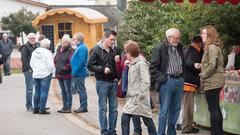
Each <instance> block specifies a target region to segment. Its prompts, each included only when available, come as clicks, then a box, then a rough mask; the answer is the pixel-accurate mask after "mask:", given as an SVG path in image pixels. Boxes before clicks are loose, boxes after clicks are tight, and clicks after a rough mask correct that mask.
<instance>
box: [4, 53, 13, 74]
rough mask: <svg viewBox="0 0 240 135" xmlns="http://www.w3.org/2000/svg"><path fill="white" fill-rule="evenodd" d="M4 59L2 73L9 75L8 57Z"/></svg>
mask: <svg viewBox="0 0 240 135" xmlns="http://www.w3.org/2000/svg"><path fill="white" fill-rule="evenodd" d="M5 57H6V59H5V60H4V61H3V71H4V74H5V75H8V74H10V73H11V72H10V55H9V56H5Z"/></svg>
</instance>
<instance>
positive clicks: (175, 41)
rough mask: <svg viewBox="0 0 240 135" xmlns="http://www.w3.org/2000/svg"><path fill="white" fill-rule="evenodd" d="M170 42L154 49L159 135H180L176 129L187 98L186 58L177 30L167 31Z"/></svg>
mask: <svg viewBox="0 0 240 135" xmlns="http://www.w3.org/2000/svg"><path fill="white" fill-rule="evenodd" d="M166 38H167V40H166V41H165V42H163V43H161V44H160V45H158V46H157V47H156V48H154V49H153V52H152V58H151V63H150V67H149V69H150V73H151V81H152V82H153V84H154V86H153V87H154V89H155V90H157V91H159V102H160V104H161V105H160V112H159V118H158V122H159V126H158V135H166V133H165V129H166V124H168V125H167V127H168V129H167V134H168V135H176V129H175V125H176V122H177V119H178V116H179V112H180V109H181V96H182V94H183V84H184V81H183V63H184V56H183V50H182V47H181V45H180V44H179V41H180V38H181V33H180V31H179V30H178V29H176V28H170V29H168V30H167V31H166Z"/></svg>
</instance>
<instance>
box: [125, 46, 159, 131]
mask: <svg viewBox="0 0 240 135" xmlns="http://www.w3.org/2000/svg"><path fill="white" fill-rule="evenodd" d="M126 43H127V44H128V45H126V48H125V52H126V56H127V57H128V58H129V59H130V61H131V62H130V64H129V65H128V66H129V70H128V88H127V95H126V104H125V105H124V108H123V114H122V119H121V126H122V134H123V135H129V122H130V118H131V117H133V116H139V117H142V119H143V122H144V124H145V125H146V126H147V128H148V134H149V135H156V134H157V133H156V128H155V125H154V122H153V120H152V109H151V105H150V93H149V86H150V76H149V68H148V63H147V61H146V60H145V59H143V58H141V57H140V56H139V53H140V48H139V45H138V43H136V42H134V41H128V42H126Z"/></svg>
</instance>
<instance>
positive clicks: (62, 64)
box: [54, 34, 74, 113]
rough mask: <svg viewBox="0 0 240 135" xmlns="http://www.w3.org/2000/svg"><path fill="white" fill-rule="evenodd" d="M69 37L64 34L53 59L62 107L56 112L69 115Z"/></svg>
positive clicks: (70, 50)
mask: <svg viewBox="0 0 240 135" xmlns="http://www.w3.org/2000/svg"><path fill="white" fill-rule="evenodd" d="M70 41H71V39H70V36H69V35H68V34H65V35H64V36H63V37H62V42H61V44H60V45H59V47H58V49H57V53H56V56H55V57H54V64H55V67H56V72H55V73H56V78H57V79H58V83H59V85H60V88H61V91H62V101H63V107H62V109H61V110H58V111H57V112H59V113H71V108H72V91H71V79H72V76H71V71H72V70H71V66H70V60H71V58H72V55H73V52H74V50H73V49H72V47H71V45H70Z"/></svg>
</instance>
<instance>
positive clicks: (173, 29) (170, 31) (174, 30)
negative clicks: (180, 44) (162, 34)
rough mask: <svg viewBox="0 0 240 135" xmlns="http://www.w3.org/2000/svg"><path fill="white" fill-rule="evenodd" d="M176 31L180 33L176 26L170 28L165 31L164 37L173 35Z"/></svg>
mask: <svg viewBox="0 0 240 135" xmlns="http://www.w3.org/2000/svg"><path fill="white" fill-rule="evenodd" d="M176 33H180V30H179V29H177V28H170V29H168V30H167V31H166V37H167V38H168V37H170V36H173V35H175V34H176Z"/></svg>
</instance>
